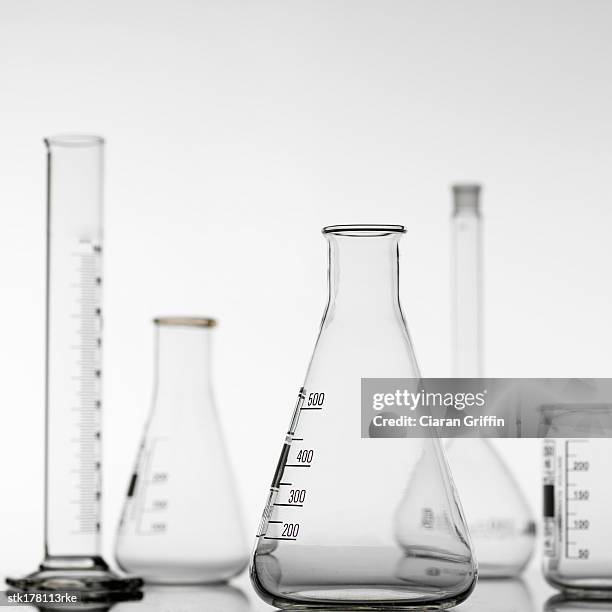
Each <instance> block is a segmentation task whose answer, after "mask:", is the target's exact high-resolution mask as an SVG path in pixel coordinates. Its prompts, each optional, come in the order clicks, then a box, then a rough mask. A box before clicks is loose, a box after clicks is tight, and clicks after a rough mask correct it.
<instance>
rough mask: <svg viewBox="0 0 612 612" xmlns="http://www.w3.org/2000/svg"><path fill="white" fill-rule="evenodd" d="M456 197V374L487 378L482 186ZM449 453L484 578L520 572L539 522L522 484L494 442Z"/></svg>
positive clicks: (455, 443) (452, 446)
mask: <svg viewBox="0 0 612 612" xmlns="http://www.w3.org/2000/svg"><path fill="white" fill-rule="evenodd" d="M453 196H454V197H453V203H454V206H453V213H452V246H453V257H452V287H453V318H452V321H453V369H454V376H455V377H458V378H461V377H469V378H478V377H480V376H482V244H481V241H482V228H481V215H480V186H479V185H455V186H454V187H453ZM446 453H447V457H448V462H449V465H450V469H451V472H452V474H453V478H454V480H455V483H456V485H457V489H458V491H459V494H460V495H461V501H462V503H463V508H464V510H465V516H466V518H467V522H468V526H469V529H470V535H471V537H472V543H473V545H474V551H475V553H476V558H477V559H478V573H479V576H480V577H481V578H487V577H507V576H516V575H517V574H519V573H520V572H521V570H522V569H523V568H524V567H525V566H526V565H527V563H528V562H529V559H530V558H531V555H532V553H533V549H534V545H535V522H534V521H533V518H532V515H531V511H530V508H529V505H528V503H527V500H526V499H525V497H524V495H523V492H522V491H521V489H520V487H519V485H518V483H517V482H516V481H515V479H514V477H513V476H512V474H511V472H510V470H509V469H508V467H507V466H506V464H505V463H504V460H503V459H502V458H501V457H500V456H499V454H498V452H497V450H496V449H495V448H494V447H493V445H492V444H491V442H490V441H489V440H486V439H480V438H469V439H463V438H455V439H453V440H448V441H447V444H446ZM475 474H478V477H477V478H475V477H474V475H475Z"/></svg>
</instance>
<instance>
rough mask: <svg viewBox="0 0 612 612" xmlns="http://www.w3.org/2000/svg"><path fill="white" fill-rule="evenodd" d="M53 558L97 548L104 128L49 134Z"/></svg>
mask: <svg viewBox="0 0 612 612" xmlns="http://www.w3.org/2000/svg"><path fill="white" fill-rule="evenodd" d="M45 144H46V146H47V156H48V157H47V159H48V169H49V182H48V210H47V214H48V243H47V249H48V251H47V252H48V258H47V365H46V368H47V388H46V412H47V430H46V436H47V439H46V476H47V486H46V516H45V557H46V563H47V564H53V565H55V564H57V562H59V563H60V564H62V565H63V564H64V562H65V559H67V558H69V559H70V560H71V563H72V564H75V563H77V562H78V560H79V559H80V561H81V563H80V564H84V565H85V566H88V565H91V559H93V558H95V557H98V556H99V553H100V528H101V525H100V501H101V496H102V492H101V466H102V460H101V423H100V414H101V407H102V389H101V379H102V335H101V332H102V306H101V294H102V172H103V168H102V165H103V150H104V141H103V140H102V139H101V138H99V137H97V136H70V137H59V138H48V139H46V140H45Z"/></svg>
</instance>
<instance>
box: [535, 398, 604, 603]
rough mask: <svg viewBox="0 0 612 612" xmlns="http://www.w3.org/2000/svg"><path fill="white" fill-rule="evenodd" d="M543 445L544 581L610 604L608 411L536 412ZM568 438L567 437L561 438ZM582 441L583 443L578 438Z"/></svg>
mask: <svg viewBox="0 0 612 612" xmlns="http://www.w3.org/2000/svg"><path fill="white" fill-rule="evenodd" d="M541 423H542V427H543V428H546V431H542V433H543V434H546V433H548V435H552V434H554V435H555V436H558V437H556V438H546V439H545V440H544V445H543V446H544V449H543V450H544V470H543V484H544V504H543V514H544V559H543V566H542V567H543V571H544V576H545V578H546V580H547V581H548V582H549V583H550V584H551V585H553V586H555V587H557V588H560V589H563V590H565V591H568V592H574V593H578V594H580V595H584V596H585V597H594V598H598V597H601V598H606V599H612V548H611V547H610V542H612V521H611V520H610V507H611V506H612V484H611V480H610V456H611V455H612V440H611V439H609V438H589V437H588V436H589V435H590V434H591V433H594V431H593V430H592V429H591V428H593V427H595V426H596V427H598V429H599V431H598V432H597V435H602V434H603V435H606V433H607V435H609V436H610V437H611V438H612V406H610V405H605V404H598V405H591V406H589V405H588V404H581V405H578V404H557V405H550V406H543V407H542V408H541ZM565 436H567V437H565ZM581 436H585V437H581Z"/></svg>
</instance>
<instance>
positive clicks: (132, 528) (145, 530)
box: [116, 317, 248, 584]
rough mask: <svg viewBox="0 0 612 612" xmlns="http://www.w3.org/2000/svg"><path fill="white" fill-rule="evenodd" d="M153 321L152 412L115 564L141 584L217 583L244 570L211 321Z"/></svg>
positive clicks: (122, 519)
mask: <svg viewBox="0 0 612 612" xmlns="http://www.w3.org/2000/svg"><path fill="white" fill-rule="evenodd" d="M155 324H156V340H157V342H156V345H157V346H156V381H155V390H154V400H153V407H152V410H151V413H150V415H149V419H148V422H147V425H146V428H145V432H144V438H143V440H142V443H141V445H140V451H139V455H138V459H137V464H136V469H135V471H134V473H133V475H132V478H131V481H130V483H129V487H128V492H127V498H126V501H125V506H124V509H123V515H122V518H121V523H120V525H119V530H118V534H117V543H116V558H117V563H118V564H119V566H120V567H122V568H132V570H134V571H136V572H137V573H138V574H139V575H140V576H142V577H143V578H144V579H145V580H146V581H148V582H157V583H183V584H186V583H209V582H219V581H221V580H226V579H228V578H231V577H232V576H235V575H236V574H238V573H239V572H240V571H242V570H243V569H244V568H245V567H246V564H247V562H248V554H247V552H246V544H245V540H244V537H243V531H242V520H241V515H240V510H239V503H238V498H237V495H236V491H235V485H234V478H233V474H232V471H231V469H230V464H229V459H228V456H227V453H226V449H225V444H224V440H223V436H222V433H221V429H220V424H219V421H218V418H217V414H216V411H215V407H214V402H213V394H212V385H211V379H210V366H211V363H210V361H211V360H210V352H211V345H210V334H211V331H210V330H211V328H213V327H214V326H215V321H214V319H203V318H194V317H166V318H160V319H156V320H155Z"/></svg>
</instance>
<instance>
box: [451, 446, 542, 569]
mask: <svg viewBox="0 0 612 612" xmlns="http://www.w3.org/2000/svg"><path fill="white" fill-rule="evenodd" d="M446 452H447V456H448V460H449V463H450V466H451V471H452V474H453V478H454V481H455V483H456V485H457V488H458V490H459V494H460V495H461V501H462V503H463V508H464V511H465V516H466V519H467V523H468V526H469V530H470V535H471V538H472V543H473V546H474V553H475V554H476V558H477V559H478V572H479V575H480V577H481V578H488V577H492V578H501V577H511V576H516V575H518V574H519V573H520V572H521V571H522V570H523V569H524V568H525V566H526V565H527V563H528V562H529V560H530V559H531V556H532V554H533V549H534V546H535V535H536V526H535V522H534V520H533V517H532V514H531V510H530V508H529V505H528V503H527V500H526V499H525V497H524V495H523V492H522V491H521V489H520V487H519V485H518V483H517V482H516V480H515V479H514V477H513V475H512V474H511V472H510V470H509V469H508V466H507V465H506V464H505V462H504V460H503V459H502V458H501V457H500V456H499V454H498V452H497V450H496V449H495V448H494V447H493V446H492V445H491V442H490V441H489V440H486V439H481V438H470V439H462V438H456V439H453V440H449V441H448V445H447V449H446ZM483 483H486V484H485V486H483Z"/></svg>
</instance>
